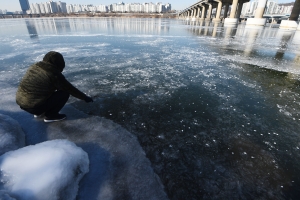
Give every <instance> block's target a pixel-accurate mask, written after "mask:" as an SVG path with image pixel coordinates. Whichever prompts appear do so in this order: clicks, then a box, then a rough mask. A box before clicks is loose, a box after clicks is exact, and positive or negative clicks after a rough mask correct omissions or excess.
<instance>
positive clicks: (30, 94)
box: [16, 51, 93, 122]
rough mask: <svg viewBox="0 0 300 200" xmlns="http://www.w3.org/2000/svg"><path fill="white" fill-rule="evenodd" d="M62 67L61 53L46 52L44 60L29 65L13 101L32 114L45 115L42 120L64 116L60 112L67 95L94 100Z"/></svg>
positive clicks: (67, 97)
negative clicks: (67, 78)
mask: <svg viewBox="0 0 300 200" xmlns="http://www.w3.org/2000/svg"><path fill="white" fill-rule="evenodd" d="M64 68H65V61H64V58H63V56H62V55H61V54H60V53H58V52H54V51H50V52H48V53H47V54H46V55H45V56H44V58H43V61H41V62H37V63H35V64H33V65H31V66H30V67H29V69H28V70H27V72H26V74H25V76H24V77H23V79H22V80H21V82H20V85H19V87H18V91H17V94H16V102H17V104H18V105H19V106H20V108H21V109H23V110H25V111H27V112H29V113H31V114H33V115H34V117H39V116H44V121H45V122H54V121H60V120H63V119H65V118H66V117H67V116H66V115H65V114H59V111H60V110H61V109H62V108H63V107H64V105H65V104H66V102H67V101H68V99H69V97H70V95H72V96H74V97H76V98H78V99H81V100H84V101H85V102H87V103H89V102H93V99H92V98H91V97H89V96H87V95H85V94H84V93H83V92H81V91H80V90H78V89H77V88H76V87H74V86H73V85H72V84H71V83H70V82H69V81H67V80H66V78H65V77H64V76H63V75H62V71H63V69H64Z"/></svg>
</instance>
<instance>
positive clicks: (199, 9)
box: [197, 6, 201, 19]
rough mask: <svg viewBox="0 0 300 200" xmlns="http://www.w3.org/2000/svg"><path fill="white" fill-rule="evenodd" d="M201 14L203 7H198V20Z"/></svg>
mask: <svg viewBox="0 0 300 200" xmlns="http://www.w3.org/2000/svg"><path fill="white" fill-rule="evenodd" d="M200 12H201V7H200V6H198V12H197V18H198V19H199V18H200Z"/></svg>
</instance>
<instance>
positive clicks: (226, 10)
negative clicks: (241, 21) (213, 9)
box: [223, 3, 229, 19]
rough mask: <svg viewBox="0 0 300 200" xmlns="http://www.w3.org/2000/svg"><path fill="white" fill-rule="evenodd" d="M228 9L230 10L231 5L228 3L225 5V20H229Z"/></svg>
mask: <svg viewBox="0 0 300 200" xmlns="http://www.w3.org/2000/svg"><path fill="white" fill-rule="evenodd" d="M228 9H229V3H226V4H225V10H224V16H223V18H224V19H225V18H227V14H228Z"/></svg>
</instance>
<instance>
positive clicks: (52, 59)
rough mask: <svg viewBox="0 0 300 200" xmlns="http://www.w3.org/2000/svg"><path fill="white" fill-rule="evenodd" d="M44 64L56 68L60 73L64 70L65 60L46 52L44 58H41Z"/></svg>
mask: <svg viewBox="0 0 300 200" xmlns="http://www.w3.org/2000/svg"><path fill="white" fill-rule="evenodd" d="M43 61H44V62H47V63H50V64H52V65H54V66H55V67H57V69H58V70H60V71H61V72H62V71H63V70H64V68H65V60H64V57H63V56H62V55H61V54H60V53H58V52H55V51H50V52H48V53H47V54H46V55H45V56H44V58H43Z"/></svg>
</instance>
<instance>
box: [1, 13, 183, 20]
mask: <svg viewBox="0 0 300 200" xmlns="http://www.w3.org/2000/svg"><path fill="white" fill-rule="evenodd" d="M47 17H75V18H76V17H90V18H98V17H124V18H177V14H176V13H161V14H159V13H151V14H149V13H82V14H77V13H71V14H65V13H58V14H9V15H7V14H6V15H4V14H0V19H16V18H47Z"/></svg>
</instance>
